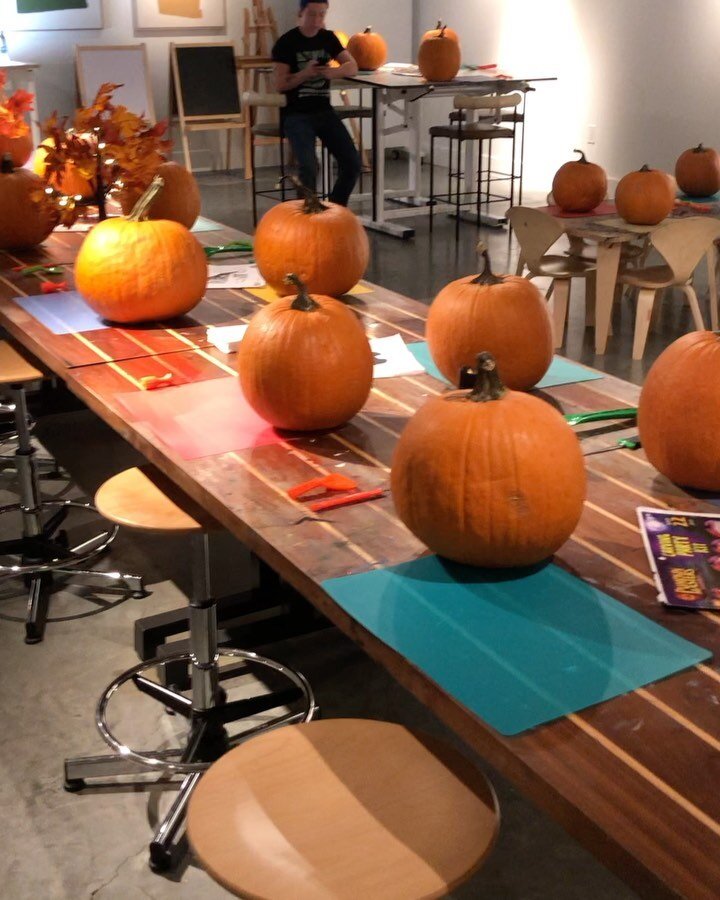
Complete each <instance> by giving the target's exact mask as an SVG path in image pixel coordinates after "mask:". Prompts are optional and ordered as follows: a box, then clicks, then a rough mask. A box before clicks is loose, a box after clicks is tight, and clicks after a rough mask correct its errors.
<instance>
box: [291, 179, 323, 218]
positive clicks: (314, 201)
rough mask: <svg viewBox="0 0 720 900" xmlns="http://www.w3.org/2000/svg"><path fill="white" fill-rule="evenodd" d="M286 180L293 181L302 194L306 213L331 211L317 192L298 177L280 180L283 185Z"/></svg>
mask: <svg viewBox="0 0 720 900" xmlns="http://www.w3.org/2000/svg"><path fill="white" fill-rule="evenodd" d="M285 179H287V180H288V181H291V182H292V183H293V184H294V185H295V189H296V190H297V192H298V193H299V194H302V198H303V200H304V201H305V206H303V212H304V213H307V215H311V214H313V213H319V212H322V211H323V210H325V209H330V207H329V206H326V205H325V204H324V203H322V202H321V200H320V198H319V197H318V195H317V194H316V193H315V191H313V190H312V189H311V188H309V187H307V186H306V185H304V184H303V183H302V181H300V179H299V178H298V177H297V176H296V175H283V177H282V178H281V179H280V183H281V184H282V183H283V181H285Z"/></svg>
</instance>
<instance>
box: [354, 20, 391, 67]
mask: <svg viewBox="0 0 720 900" xmlns="http://www.w3.org/2000/svg"><path fill="white" fill-rule="evenodd" d="M347 49H348V51H349V52H350V54H351V55H352V57H353V58H354V59H355V62H356V63H357V64H358V68H359V69H362V70H363V71H364V72H374V71H375V69H379V68H380V66H384V65H385V63H386V62H387V57H388V48H387V44H386V43H385V38H384V37H383V36H382V35H380V34H376V33H375V32H374V31H373V30H372V28H371V27H370V26H369V25H368V27H367V28H366V29H365V31H360V32H358V33H357V34H354V35H353V36H352V37H351V38H350V40H349V41H348V45H347Z"/></svg>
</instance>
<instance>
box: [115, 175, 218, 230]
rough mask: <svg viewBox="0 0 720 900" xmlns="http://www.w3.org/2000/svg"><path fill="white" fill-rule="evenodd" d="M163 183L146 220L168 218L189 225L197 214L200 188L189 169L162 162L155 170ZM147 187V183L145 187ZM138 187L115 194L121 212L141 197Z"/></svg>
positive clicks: (124, 212)
mask: <svg viewBox="0 0 720 900" xmlns="http://www.w3.org/2000/svg"><path fill="white" fill-rule="evenodd" d="M155 174H156V175H159V176H160V177H161V178H162V180H163V181H164V182H165V185H164V187H163V189H162V190H161V191H160V193H159V194H158V195H157V196H156V197H155V199H154V200H153V202H152V203H151V204H150V208H149V209H148V213H147V217H148V219H170V221H172V222H179V223H180V224H181V225H184V226H185V227H186V228H192V227H193V225H194V224H195V220H196V219H197V217H198V216H199V215H200V206H201V202H202V201H201V198H200V188H199V187H198V183H197V181H196V180H195V176H194V175H193V174H192V172H188V170H187V169H186V168H185V166H181V165H179V164H178V163H176V162H162V163H160V165H159V166H158V167H157V169H156V171H155ZM146 187H147V186H146ZM142 193H143V191H142V190H141V189H140V188H133V189H130V190H123V191H121V192H120V194H119V195H118V199H119V201H120V206H121V208H122V211H123V214H124V215H128V213H130V212H131V211H132V208H133V206H135V204H136V203H137V201H138V200H139V199H140V195H141V194H142Z"/></svg>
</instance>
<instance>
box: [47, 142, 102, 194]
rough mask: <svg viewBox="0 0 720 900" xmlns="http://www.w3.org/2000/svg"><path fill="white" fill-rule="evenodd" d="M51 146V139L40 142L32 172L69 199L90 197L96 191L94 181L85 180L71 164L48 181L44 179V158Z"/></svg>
mask: <svg viewBox="0 0 720 900" xmlns="http://www.w3.org/2000/svg"><path fill="white" fill-rule="evenodd" d="M53 146H54V143H53V139H52V138H45V140H44V141H41V143H40V145H39V146H38V148H37V150H36V151H35V155H34V156H33V161H32V168H33V172H35V174H36V175H39V176H40V178H42V179H44V180H46V181H47V182H48V184H49V185H50V187H53V188H55V190H56V191H61V192H62V193H63V194H66V195H67V196H69V197H82V198H83V199H84V200H87V199H88V198H89V197H92V196H93V195H94V194H95V190H96V183H95V180H94V179H88V178H86V177H85V176H84V175H83V174H82V173H80V172H78V170H77V168H76V167H75V166H74V165H73V163H71V162H69V163H68V164H67V165H66V166H65V168H64V169H63V171H62V173H58V174H57V175H53V176H52V177H51V178H50V179H49V180H48V179H46V178H45V170H46V168H47V164H46V162H45V157H46V156H47V151H48V149H49V148H50V147H53Z"/></svg>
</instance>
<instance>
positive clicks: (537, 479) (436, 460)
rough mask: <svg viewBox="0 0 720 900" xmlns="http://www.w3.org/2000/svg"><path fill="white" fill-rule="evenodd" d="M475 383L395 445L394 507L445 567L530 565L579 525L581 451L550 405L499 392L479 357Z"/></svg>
mask: <svg viewBox="0 0 720 900" xmlns="http://www.w3.org/2000/svg"><path fill="white" fill-rule="evenodd" d="M473 375H474V376H475V386H474V387H473V389H472V390H471V391H453V392H450V393H447V394H443V395H442V396H440V397H433V398H432V399H431V400H428V402H427V403H426V404H425V405H424V406H422V407H421V408H420V410H419V411H418V412H417V413H416V414H415V415H414V416H413V418H412V419H411V420H410V422H409V423H408V425H407V426H406V428H405V430H404V431H403V433H402V435H401V436H400V440H399V441H398V444H397V447H396V448H395V454H394V456H393V460H392V471H391V488H392V495H393V500H394V502H395V508H396V510H397V513H398V515H399V516H400V518H401V519H402V521H403V522H404V523H405V524H406V525H407V527H408V528H409V529H410V531H412V532H413V534H415V535H416V537H418V538H419V539H420V540H421V541H423V543H425V544H427V546H428V547H429V548H430V549H431V550H432V551H434V552H435V553H438V554H440V555H441V556H445V557H447V558H448V559H452V560H455V561H456V562H459V563H466V564H468V565H474V566H490V567H493V568H507V567H513V566H527V565H532V564H533V563H537V562H540V560H543V559H546V558H547V557H548V556H551V555H552V554H553V553H554V552H555V551H556V550H557V549H558V548H559V547H560V546H561V545H562V544H563V543H564V542H565V541H566V540H567V539H568V538H569V537H570V535H571V534H572V532H573V530H574V529H575V526H576V525H577V523H578V521H579V519H580V514H581V512H582V508H583V501H584V499H585V466H584V464H583V457H582V453H581V452H580V445H579V442H578V440H577V438H576V437H575V435H574V434H573V432H572V429H571V428H570V426H569V425H568V424H567V423H566V422H565V421H564V419H563V417H562V416H561V415H560V414H559V413H558V412H557V410H555V409H553V408H552V407H551V406H550V405H549V404H548V403H545V402H544V401H543V400H539V399H538V398H537V397H532V396H530V395H529V394H523V393H521V392H519V391H508V390H506V389H505V387H504V386H503V385H502V383H501V381H500V378H499V377H498V373H497V371H496V367H495V360H494V359H493V357H492V355H491V354H490V353H481V354H480V355H479V356H478V357H477V372H474V373H473ZM529 602H530V601H529Z"/></svg>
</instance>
